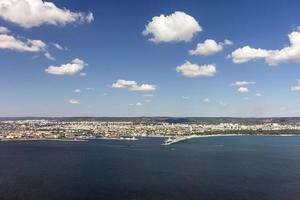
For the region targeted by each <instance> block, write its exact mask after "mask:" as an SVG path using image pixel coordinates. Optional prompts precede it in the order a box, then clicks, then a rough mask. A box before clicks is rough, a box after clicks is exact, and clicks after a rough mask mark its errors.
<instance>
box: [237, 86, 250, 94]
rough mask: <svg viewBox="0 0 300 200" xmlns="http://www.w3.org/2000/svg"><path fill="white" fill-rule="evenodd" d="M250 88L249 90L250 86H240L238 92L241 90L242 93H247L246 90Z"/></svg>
mask: <svg viewBox="0 0 300 200" xmlns="http://www.w3.org/2000/svg"><path fill="white" fill-rule="evenodd" d="M248 91H249V90H248V88H246V87H239V89H238V92H241V93H246V92H248Z"/></svg>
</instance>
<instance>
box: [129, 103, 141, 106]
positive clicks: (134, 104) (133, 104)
mask: <svg viewBox="0 0 300 200" xmlns="http://www.w3.org/2000/svg"><path fill="white" fill-rule="evenodd" d="M129 105H130V106H143V105H144V104H143V103H141V102H137V103H130V104H129Z"/></svg>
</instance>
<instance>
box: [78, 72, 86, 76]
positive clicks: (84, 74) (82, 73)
mask: <svg viewBox="0 0 300 200" xmlns="http://www.w3.org/2000/svg"><path fill="white" fill-rule="evenodd" d="M79 75H80V76H86V75H87V73H85V72H81V73H80V74H79Z"/></svg>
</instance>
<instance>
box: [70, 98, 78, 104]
mask: <svg viewBox="0 0 300 200" xmlns="http://www.w3.org/2000/svg"><path fill="white" fill-rule="evenodd" d="M69 103H70V104H80V102H79V101H78V100H76V99H70V100H69Z"/></svg>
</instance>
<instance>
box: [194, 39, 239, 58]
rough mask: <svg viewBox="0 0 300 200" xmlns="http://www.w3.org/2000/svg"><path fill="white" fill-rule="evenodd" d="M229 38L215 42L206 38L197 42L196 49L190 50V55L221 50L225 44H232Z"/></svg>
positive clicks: (206, 53) (202, 54) (209, 53)
mask: <svg viewBox="0 0 300 200" xmlns="http://www.w3.org/2000/svg"><path fill="white" fill-rule="evenodd" d="M232 44H233V42H231V41H230V40H227V39H226V40H224V42H219V43H217V42H216V41H215V40H212V39H207V40H205V41H204V42H203V43H198V44H197V47H196V49H194V50H190V51H189V53H190V55H199V56H209V55H212V54H215V53H217V52H219V51H222V50H223V47H224V46H226V45H232Z"/></svg>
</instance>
